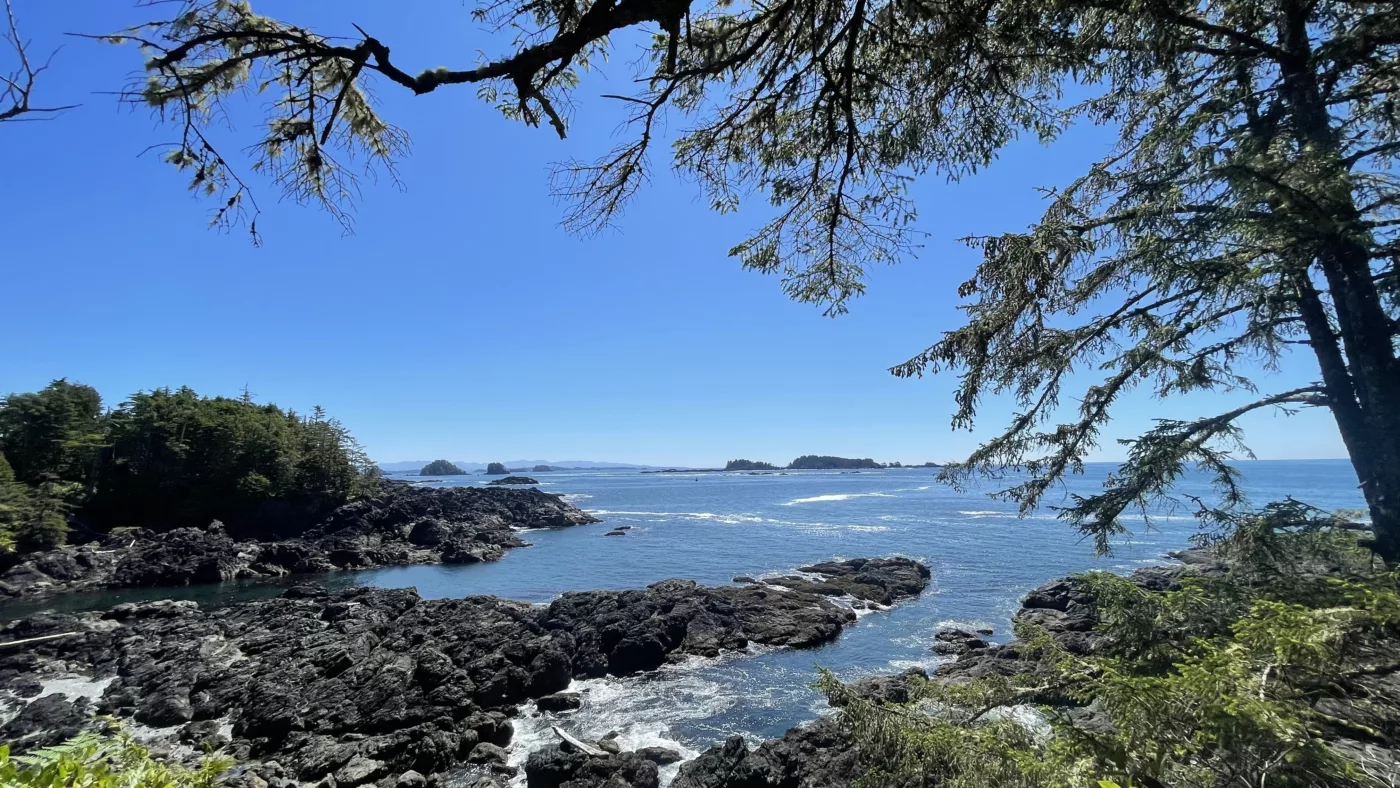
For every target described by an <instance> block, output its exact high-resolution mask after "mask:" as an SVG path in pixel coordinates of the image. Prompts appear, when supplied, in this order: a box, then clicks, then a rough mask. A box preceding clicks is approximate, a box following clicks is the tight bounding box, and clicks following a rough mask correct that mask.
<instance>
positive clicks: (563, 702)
mask: <svg viewBox="0 0 1400 788" xmlns="http://www.w3.org/2000/svg"><path fill="white" fill-rule="evenodd" d="M582 705H583V696H582V695H579V694H578V693H577V692H556V693H554V694H553V695H546V696H544V697H543V698H538V699H536V700H535V707H536V708H538V709H539V710H540V711H573V710H575V709H577V708H578V707H580V706H582Z"/></svg>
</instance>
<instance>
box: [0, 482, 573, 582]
mask: <svg viewBox="0 0 1400 788" xmlns="http://www.w3.org/2000/svg"><path fill="white" fill-rule="evenodd" d="M597 522H600V521H599V520H598V518H596V517H594V516H592V515H590V514H588V513H587V512H585V511H583V510H582V509H579V508H578V507H576V506H574V505H573V504H571V503H569V502H567V501H565V500H563V498H562V496H560V495H558V494H553V493H545V492H541V491H539V490H536V489H528V488H527V489H518V488H517V489H511V488H502V487H445V488H427V487H420V486H417V485H413V484H410V483H407V482H403V481H398V480H384V481H381V482H380V486H379V489H378V491H377V492H376V494H375V495H372V496H368V497H366V498H363V499H360V500H356V501H352V502H350V503H347V504H345V505H343V506H340V507H339V508H337V509H335V510H334V511H332V512H331V513H330V514H328V515H327V516H326V517H324V518H322V519H321V520H320V521H319V522H317V523H316V524H315V525H313V526H312V527H310V528H309V529H307V530H306V531H305V532H303V533H301V534H298V535H295V536H289V537H288V538H285V539H276V540H259V539H239V538H235V536H233V535H230V534H229V532H228V531H227V529H225V528H224V527H223V525H222V524H221V523H219V522H218V521H215V522H213V523H211V524H210V525H208V526H206V527H204V528H176V529H173V530H170V531H165V532H159V533H158V532H152V531H148V530H144V529H135V530H129V531H124V532H121V533H114V534H108V535H106V536H105V537H103V538H102V539H101V540H99V541H97V542H93V543H89V544H83V545H70V546H65V547H60V548H57V549H54V550H49V551H45V552H41V553H34V554H30V555H27V556H24V558H23V560H21V561H20V562H19V563H18V564H16V565H14V566H12V567H10V568H8V569H7V570H5V572H4V573H3V574H0V599H21V598H23V599H43V598H49V597H54V596H57V595H61V594H66V593H72V592H84V591H101V590H108V589H124V588H161V587H183V586H193V585H204V584H215V583H221V582H227V581H233V580H256V579H273V578H284V577H289V576H293V575H311V574H323V573H329V572H339V571H349V570H359V569H372V568H378V567H389V566H412V565H417V564H470V563H480V562H485V561H496V560H499V559H500V558H502V557H504V555H505V554H506V551H507V550H509V549H513V548H517V547H526V546H528V544H529V543H528V542H526V541H524V540H523V539H521V538H520V537H519V536H518V534H519V533H520V532H523V531H526V530H533V529H540V528H568V527H573V526H577V525H588V524H593V523H597Z"/></svg>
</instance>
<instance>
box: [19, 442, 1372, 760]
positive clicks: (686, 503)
mask: <svg viewBox="0 0 1400 788" xmlns="http://www.w3.org/2000/svg"><path fill="white" fill-rule="evenodd" d="M1240 467H1241V470H1242V472H1243V474H1244V487H1245V489H1246V490H1247V491H1248V492H1249V494H1250V497H1251V500H1252V502H1254V503H1256V504H1261V505H1262V504H1263V503H1266V502H1268V501H1272V500H1278V499H1281V498H1283V497H1285V496H1293V497H1295V498H1298V499H1300V500H1302V501H1305V502H1307V503H1310V504H1313V505H1315V506H1319V507H1322V508H1326V509H1353V508H1361V506H1362V501H1361V497H1360V494H1359V492H1358V490H1357V483H1356V478H1355V476H1354V474H1353V472H1352V470H1351V467H1350V465H1349V464H1348V463H1346V462H1344V461H1272V462H1246V463H1241V465H1240ZM1111 469H1112V466H1111V465H1090V466H1088V468H1087V469H1086V473H1085V474H1083V475H1080V476H1076V477H1073V478H1071V479H1070V480H1069V481H1068V483H1067V485H1066V486H1065V487H1064V488H1063V489H1061V490H1059V491H1057V492H1056V493H1055V495H1052V496H1050V498H1051V499H1053V498H1056V497H1058V496H1059V495H1063V494H1068V493H1072V492H1078V493H1081V494H1082V493H1088V492H1092V491H1094V490H1096V489H1098V488H1099V487H1100V485H1101V484H1102V481H1103V478H1104V476H1105V475H1106V473H1107V472H1108V471H1109V470H1111ZM935 473H936V471H935V470H933V469H922V468H921V469H891V470H875V471H861V472H858V473H855V472H846V473H842V472H838V471H806V472H791V473H788V474H786V475H780V474H773V475H756V476H755V475H746V474H718V473H711V474H640V473H635V472H559V473H545V474H532V476H534V477H535V478H537V479H539V480H540V482H541V485H540V486H541V489H543V490H545V491H546V492H554V493H560V494H563V495H565V496H567V498H568V500H570V501H572V502H574V503H575V504H576V505H578V506H580V507H582V508H584V509H587V510H589V511H591V512H593V513H594V514H595V515H597V516H598V517H599V518H601V519H602V520H603V522H602V523H599V524H596V525H591V526H581V527H576V528H569V529H564V530H559V531H547V530H541V531H530V532H527V533H526V534H525V538H526V539H527V540H528V541H530V542H531V543H532V545H533V546H532V547H529V548H525V549H519V550H514V551H511V552H510V553H509V554H508V555H507V557H506V558H505V559H503V560H501V561H499V562H495V563H490V564H477V565H471V566H450V567H445V566H416V567H400V568H391V569H380V570H370V571H365V572H356V573H341V574H337V575H329V576H324V577H320V578H315V579H316V580H319V581H320V582H325V583H326V584H328V585H332V586H339V587H343V586H347V585H373V586H384V587H395V588H399V587H414V588H417V589H418V592H419V593H420V594H421V595H423V596H424V597H429V598H441V597H456V596H465V595H470V594H496V595H499V596H503V597H509V598H514V599H520V600H525V601H529V602H535V603H546V602H548V601H550V600H551V599H553V598H555V597H556V596H558V595H559V594H560V593H562V592H564V591H571V590H588V589H626V588H640V587H642V586H645V585H646V584H648V583H653V582H656V581H658V580H663V579H666V578H672V577H679V578H686V579H691V580H696V581H698V582H701V583H705V584H723V583H729V582H731V580H732V578H733V577H735V576H736V575H750V576H762V575H766V574H778V573H783V572H787V571H791V570H792V569H795V568H796V567H798V566H801V565H804V564H808V563H813V562H816V561H821V560H826V559H831V558H852V557H862V556H864V557H873V556H889V555H903V556H908V557H910V558H916V559H918V560H921V561H923V562H925V563H927V564H928V565H929V567H930V568H931V570H932V574H933V578H932V582H931V584H930V586H929V588H928V590H927V591H925V592H924V594H923V595H922V596H921V597H920V598H918V599H916V600H911V601H908V602H905V603H902V604H899V605H896V606H895V607H893V608H892V609H890V610H888V611H880V612H873V613H867V614H864V615H862V616H861V618H860V620H859V622H858V623H856V624H855V625H853V626H851V627H850V628H848V629H847V630H846V632H845V633H843V634H842V636H841V637H840V638H839V639H838V640H836V641H835V642H834V643H831V644H828V645H826V646H824V647H821V648H817V649H812V650H802V651H794V650H767V651H758V652H755V653H749V654H740V655H730V656H725V657H722V658H719V659H710V660H703V659H692V660H690V661H688V662H686V663H683V664H679V665H675V666H668V667H666V668H664V669H663V670H661V671H658V672H657V673H656V674H654V675H647V676H639V677H631V678H624V679H598V680H589V681H580V682H576V686H575V687H574V688H573V689H575V690H578V691H581V692H583V693H584V698H585V701H584V706H583V708H582V709H580V710H579V711H577V712H573V713H567V714H563V715H559V716H557V717H556V716H554V715H543V716H541V715H535V714H534V713H533V708H532V707H529V706H527V707H526V708H525V709H522V713H521V716H520V717H519V718H518V719H517V720H516V730H517V733H516V740H515V743H514V745H513V746H512V757H513V759H514V760H515V761H516V762H521V761H523V760H524V758H525V756H526V755H528V753H529V752H530V751H531V750H532V749H534V748H536V747H538V746H542V745H543V744H544V743H546V742H549V741H553V739H554V737H553V734H552V733H551V732H550V730H549V726H550V725H556V724H557V725H560V726H561V727H563V728H565V729H567V730H570V731H572V732H574V733H576V734H578V735H580V736H583V737H588V738H597V737H599V736H602V735H604V734H606V733H608V732H611V731H617V732H618V733H619V738H620V741H621V743H622V744H623V745H624V746H625V747H627V748H634V747H641V746H648V745H655V744H661V745H665V746H671V747H675V748H678V749H681V750H682V751H683V752H684V753H685V754H687V755H688V756H693V755H695V754H697V753H698V752H699V751H700V750H703V749H705V748H706V747H708V746H709V745H711V744H713V743H714V742H717V741H719V740H722V739H723V738H725V737H727V736H729V735H731V734H739V735H742V736H744V737H746V738H748V739H750V740H752V741H757V740H760V739H764V738H769V737H773V736H778V735H781V734H782V732H783V731H785V730H787V729H788V728H790V727H792V726H793V725H796V724H799V723H801V722H804V721H807V720H811V719H813V718H815V717H816V716H817V715H818V714H821V713H823V712H824V711H825V702H824V701H823V700H822V698H821V696H820V695H819V693H817V692H816V691H815V690H814V689H812V687H811V682H812V681H813V680H814V679H815V676H816V668H817V666H822V667H825V668H829V669H831V670H833V671H835V672H836V673H837V674H838V675H839V676H841V677H843V678H845V679H856V678H860V677H862V676H866V675H872V674H880V673H890V672H895V671H898V670H902V669H904V668H907V667H911V666H914V665H923V666H926V667H930V668H931V667H933V666H934V665H936V664H937V662H938V659H939V658H937V657H935V656H934V655H933V654H932V653H931V652H930V651H929V648H930V646H931V645H932V643H933V636H934V633H935V632H936V631H937V630H938V629H939V628H940V627H942V626H949V625H957V626H965V627H974V626H976V627H982V626H990V627H992V628H993V629H995V631H996V632H997V635H996V636H995V637H994V639H1002V638H1004V637H1005V636H1006V635H1007V633H1008V632H1009V629H1010V620H1011V616H1012V614H1013V613H1014V612H1015V611H1016V610H1017V608H1018V605H1019V600H1020V599H1021V597H1022V596H1023V595H1024V594H1025V593H1026V592H1027V591H1029V590H1031V589H1032V588H1035V587H1036V586H1038V585H1040V584H1042V583H1044V582H1046V581H1048V580H1051V579H1053V578H1056V577H1059V576H1062V575H1065V574H1068V573H1071V572H1078V571H1084V570H1088V569H1106V570H1111V571H1118V572H1127V571H1131V570H1132V569H1134V568H1136V567H1138V566H1142V565H1145V564H1150V563H1156V562H1160V561H1162V560H1163V559H1164V555H1165V553H1167V552H1168V551H1171V550H1176V549H1180V548H1183V547H1186V546H1188V545H1189V540H1190V537H1191V536H1192V535H1193V534H1195V533H1196V532H1197V529H1196V524H1195V521H1194V519H1193V518H1192V517H1191V516H1190V511H1189V510H1188V509H1184V508H1182V509H1177V510H1171V509H1167V510H1163V511H1161V512H1159V513H1158V514H1159V516H1158V517H1156V518H1155V519H1154V523H1153V526H1152V527H1150V528H1148V527H1144V525H1143V524H1142V523H1140V522H1139V523H1138V524H1137V525H1136V526H1135V527H1134V533H1133V535H1132V536H1130V537H1127V538H1125V539H1124V540H1123V541H1121V542H1120V543H1118V544H1117V545H1115V551H1114V554H1113V555H1112V556H1111V557H1107V558H1096V557H1095V556H1094V554H1093V549H1092V545H1091V544H1089V543H1088V542H1086V541H1084V540H1082V539H1080V538H1079V536H1078V535H1077V534H1076V533H1074V532H1073V531H1072V529H1070V528H1069V527H1068V526H1066V525H1065V524H1063V523H1062V522H1060V521H1058V520H1057V519H1055V517H1054V514H1053V513H1051V512H1041V513H1036V514H1033V515H1031V516H1029V517H1024V518H1022V517H1018V516H1017V515H1016V513H1015V511H1014V508H1013V507H1012V506H1011V505H1010V504H1005V503H1001V502H998V501H995V500H992V499H990V498H988V497H986V492H988V491H990V490H991V489H994V488H993V487H990V486H989V487H986V488H984V489H980V490H979V489H973V490H969V491H966V492H961V493H960V492H956V491H954V490H952V489H950V488H949V487H947V486H944V485H941V484H939V483H938V482H937V481H936V480H935V478H934V474H935ZM485 481H486V478H485V477H481V476H466V477H449V478H447V479H442V480H437V481H432V482H428V483H429V484H432V485H459V484H469V485H480V484H483V483H485ZM1180 490H1181V492H1183V493H1190V494H1204V493H1206V492H1207V491H1208V485H1207V484H1206V480H1205V479H1204V478H1195V477H1193V478H1189V479H1187V480H1185V482H1184V483H1183V484H1182V485H1181V487H1180ZM1049 502H1051V503H1053V502H1055V501H1054V500H1051V501H1049ZM620 525H627V526H631V529H630V530H628V531H627V535H626V536H621V537H616V536H613V537H609V536H604V534H605V533H606V532H607V531H609V530H611V529H612V528H613V527H616V526H620ZM307 579H308V578H298V579H296V581H297V582H305V581H306V580H307ZM283 585H285V583H258V584H239V585H234V584H227V585H223V586H212V587H202V588H191V589H163V590H148V591H140V592H130V593H123V594H112V595H105V596H103V597H101V598H99V599H95V598H92V597H80V596H74V597H70V598H61V599H59V600H53V601H50V602H44V603H27V604H26V605H25V606H23V607H20V606H15V605H11V606H9V607H8V609H5V610H3V611H0V614H3V615H4V617H13V616H14V615H22V614H25V613H27V612H30V611H32V610H35V609H41V608H54V607H60V608H67V609H77V608H81V607H91V606H94V605H95V604H98V603H101V604H103V606H105V605H106V604H114V603H115V602H116V601H122V600H125V599H133V598H153V597H170V596H177V597H183V598H193V599H197V600H199V601H200V602H201V604H205V605H210V604H220V603H224V602H228V601H234V600H237V599H247V598H254V597H258V596H268V595H271V594H275V593H279V592H280V591H281V588H282V586H283ZM676 768H677V767H670V768H669V769H668V770H666V771H665V772H663V777H666V778H668V779H669V777H670V776H672V775H673V774H674V772H675V770H676Z"/></svg>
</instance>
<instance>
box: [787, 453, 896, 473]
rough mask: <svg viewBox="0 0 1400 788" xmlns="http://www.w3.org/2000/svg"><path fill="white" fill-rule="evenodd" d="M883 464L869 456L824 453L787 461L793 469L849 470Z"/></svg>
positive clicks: (877, 466) (876, 466)
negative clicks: (858, 456) (831, 455)
mask: <svg viewBox="0 0 1400 788" xmlns="http://www.w3.org/2000/svg"><path fill="white" fill-rule="evenodd" d="M883 467H885V466H883V465H881V464H880V463H878V462H875V461H874V460H872V459H870V458H868V457H867V458H864V459H860V460H852V459H849V458H846V457H829V456H827V455H824V454H820V455H819V454H804V455H802V456H801V457H798V458H797V459H795V460H793V461H792V462H790V463H788V469H789V470H793V471H826V470H834V469H838V468H839V469H841V470H849V469H851V468H883Z"/></svg>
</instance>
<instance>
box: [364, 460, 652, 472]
mask: <svg viewBox="0 0 1400 788" xmlns="http://www.w3.org/2000/svg"><path fill="white" fill-rule="evenodd" d="M429 462H432V460H406V461H404V462H381V463H379V467H380V468H382V469H383V470H385V471H388V472H390V473H393V472H396V471H417V470H420V469H421V468H422V467H423V466H424V465H427V464H428V463H429ZM452 464H453V465H456V466H457V467H458V468H461V469H462V470H464V471H468V472H473V473H474V472H476V471H484V470H486V463H484V462H463V461H462V460H453V461H452ZM536 465H548V466H550V467H551V468H559V469H561V470H563V469H588V470H600V469H605V468H625V469H627V470H638V471H643V470H648V469H652V468H660V467H661V466H659V465H634V464H632V463H627V462H599V461H597V460H507V461H505V466H506V467H507V468H524V469H525V470H530V469H531V468H533V467H535V466H536Z"/></svg>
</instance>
